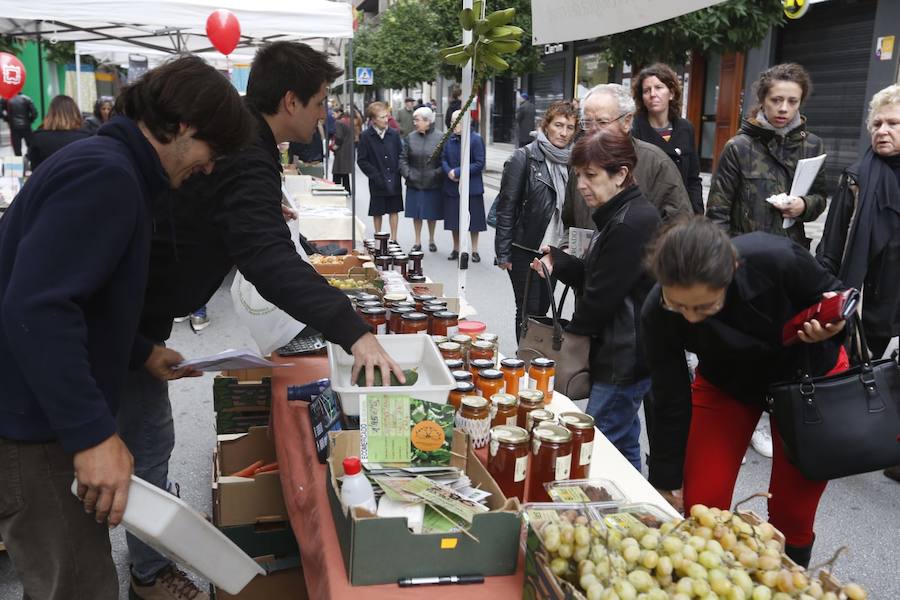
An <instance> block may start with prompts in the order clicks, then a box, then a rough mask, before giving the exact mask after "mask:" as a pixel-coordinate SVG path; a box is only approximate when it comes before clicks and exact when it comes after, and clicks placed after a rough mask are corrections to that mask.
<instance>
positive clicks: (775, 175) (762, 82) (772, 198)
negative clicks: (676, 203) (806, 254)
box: [706, 63, 826, 250]
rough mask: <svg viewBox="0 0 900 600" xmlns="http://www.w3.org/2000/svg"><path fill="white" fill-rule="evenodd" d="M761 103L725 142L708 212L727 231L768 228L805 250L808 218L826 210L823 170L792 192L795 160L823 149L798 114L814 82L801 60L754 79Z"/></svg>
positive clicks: (710, 190) (708, 202)
mask: <svg viewBox="0 0 900 600" xmlns="http://www.w3.org/2000/svg"><path fill="white" fill-rule="evenodd" d="M755 87H756V98H757V100H758V101H759V105H758V106H757V107H756V108H755V109H754V110H752V111H751V113H750V114H751V115H752V116H751V117H750V118H748V119H744V121H743V122H742V123H741V130H740V132H738V134H737V135H736V136H734V137H733V138H731V139H730V140H729V141H728V143H727V144H726V145H725V149H724V150H723V151H722V155H721V156H720V157H719V164H718V166H717V167H716V172H715V174H714V175H713V178H712V183H711V185H710V189H709V198H708V199H707V204H706V216H707V217H709V218H710V219H711V220H712V221H713V222H715V223H717V224H718V225H719V226H721V227H722V228H723V229H724V230H725V231H726V232H727V233H728V234H729V235H731V236H736V235H740V234H742V233H751V232H754V231H765V232H767V233H771V234H774V235H780V236H786V237H788V238H790V239H792V240H793V241H795V242H797V243H798V244H800V245H801V246H803V247H804V248H806V249H807V250H808V249H809V246H810V239H809V238H808V237H806V232H805V230H804V228H803V223H804V222H809V221H815V220H816V218H817V217H818V216H819V215H821V214H822V213H823V212H824V211H825V197H826V194H825V170H824V167H823V168H821V169H820V170H819V174H818V175H817V176H816V179H815V181H814V182H813V185H812V187H811V188H810V190H809V192H808V193H807V194H806V195H805V196H788V195H787V194H788V193H789V192H790V190H791V182H792V181H793V180H794V171H795V170H796V169H797V162H798V161H800V160H801V159H804V158H813V157H816V156H819V155H820V154H823V153H824V152H825V148H824V145H823V144H822V140H821V139H820V138H819V137H817V136H815V135H813V134H811V133H809V132H808V131H807V130H806V119H805V118H804V117H803V116H802V115H801V114H800V107H801V105H802V104H803V101H804V100H806V99H807V98H808V97H809V93H810V90H811V88H812V84H811V82H810V79H809V74H808V73H807V72H806V70H804V69H803V67H801V66H800V65H798V64H794V63H785V64H781V65H775V66H774V67H771V68H769V69H768V70H766V71H764V72H763V73H762V74H761V75H760V76H759V79H758V80H757V82H756V85H755Z"/></svg>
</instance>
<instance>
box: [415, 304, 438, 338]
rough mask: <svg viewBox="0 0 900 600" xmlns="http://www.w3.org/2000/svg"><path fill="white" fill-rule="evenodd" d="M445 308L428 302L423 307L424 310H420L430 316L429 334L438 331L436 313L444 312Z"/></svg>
mask: <svg viewBox="0 0 900 600" xmlns="http://www.w3.org/2000/svg"><path fill="white" fill-rule="evenodd" d="M443 310H444V307H443V306H440V305H437V304H426V305H425V306H423V307H422V310H421V311H419V312H421V313H423V314H425V315H427V316H428V333H429V335H434V334H435V333H437V332H436V331H435V330H434V315H435V313H439V312H442V311H443Z"/></svg>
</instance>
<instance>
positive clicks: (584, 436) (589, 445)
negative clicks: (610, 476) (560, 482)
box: [559, 412, 594, 479]
mask: <svg viewBox="0 0 900 600" xmlns="http://www.w3.org/2000/svg"><path fill="white" fill-rule="evenodd" d="M559 423H560V425H562V426H563V427H565V428H566V429H568V430H569V431H571V432H572V479H587V477H588V474H589V473H590V470H591V456H593V454H594V417H592V416H591V415H586V414H584V413H583V412H564V413H562V414H561V415H559Z"/></svg>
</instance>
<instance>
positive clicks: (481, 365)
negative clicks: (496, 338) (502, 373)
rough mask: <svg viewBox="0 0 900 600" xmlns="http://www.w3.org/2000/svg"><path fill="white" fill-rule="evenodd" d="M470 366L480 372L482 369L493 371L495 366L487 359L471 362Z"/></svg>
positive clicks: (477, 359)
mask: <svg viewBox="0 0 900 600" xmlns="http://www.w3.org/2000/svg"><path fill="white" fill-rule="evenodd" d="M469 365H470V366H472V367H475V369H477V370H478V371H481V370H482V369H491V368H493V366H494V361H492V360H489V359H487V358H476V359H475V360H470V361H469Z"/></svg>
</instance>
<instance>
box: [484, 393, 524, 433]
mask: <svg viewBox="0 0 900 600" xmlns="http://www.w3.org/2000/svg"><path fill="white" fill-rule="evenodd" d="M517 404H518V402H517V401H516V397H515V396H513V395H512V394H494V395H493V396H491V427H496V426H498V425H515V424H516V416H517V413H518V410H517V409H516V406H517Z"/></svg>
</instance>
